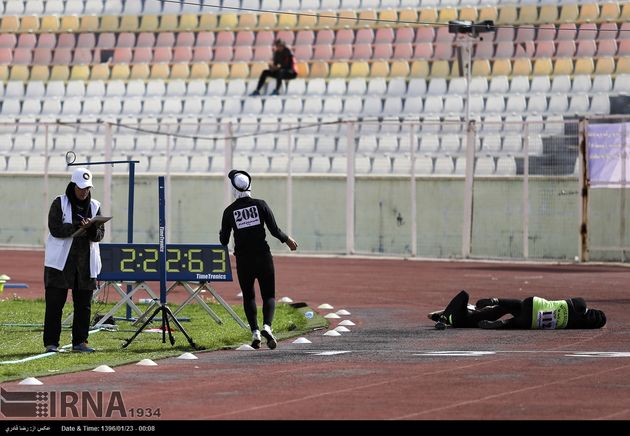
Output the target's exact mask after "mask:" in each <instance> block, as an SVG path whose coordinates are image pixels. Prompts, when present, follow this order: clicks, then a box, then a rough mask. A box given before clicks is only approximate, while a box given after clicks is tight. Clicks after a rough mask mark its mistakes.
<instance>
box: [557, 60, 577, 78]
mask: <svg viewBox="0 0 630 436" xmlns="http://www.w3.org/2000/svg"><path fill="white" fill-rule="evenodd" d="M553 74H554V75H555V76H557V75H560V74H564V75H569V76H570V75H571V74H573V59H571V58H557V59H556V60H555V61H554V63H553Z"/></svg>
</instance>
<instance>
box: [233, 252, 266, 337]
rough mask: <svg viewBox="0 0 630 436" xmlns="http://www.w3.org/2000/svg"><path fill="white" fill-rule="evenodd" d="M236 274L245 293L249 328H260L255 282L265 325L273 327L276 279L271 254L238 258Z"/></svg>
mask: <svg viewBox="0 0 630 436" xmlns="http://www.w3.org/2000/svg"><path fill="white" fill-rule="evenodd" d="M236 273H237V275H238V283H239V285H240V286H241V291H242V292H243V309H244V310H245V316H246V317H247V322H248V323H249V327H250V328H251V329H252V331H254V330H259V328H258V309H257V307H256V294H255V292H254V282H255V281H256V280H258V286H259V287H260V295H261V296H262V302H263V324H267V325H269V326H271V323H272V322H273V317H274V314H275V312H276V277H275V270H274V266H273V257H272V256H271V253H260V254H256V255H255V256H237V257H236Z"/></svg>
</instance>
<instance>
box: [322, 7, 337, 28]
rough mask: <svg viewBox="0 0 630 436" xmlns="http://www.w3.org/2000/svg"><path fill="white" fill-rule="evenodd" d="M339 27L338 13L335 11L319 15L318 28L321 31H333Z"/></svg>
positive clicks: (323, 12)
mask: <svg viewBox="0 0 630 436" xmlns="http://www.w3.org/2000/svg"><path fill="white" fill-rule="evenodd" d="M335 26H337V13H336V12H335V11H321V12H320V13H319V14H318V15H317V27H318V28H320V29H332V28H334V27H335Z"/></svg>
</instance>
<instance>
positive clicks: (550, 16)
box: [538, 5, 558, 24]
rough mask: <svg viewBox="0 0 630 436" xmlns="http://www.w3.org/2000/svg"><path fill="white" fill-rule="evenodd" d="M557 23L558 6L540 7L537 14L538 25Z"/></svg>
mask: <svg viewBox="0 0 630 436" xmlns="http://www.w3.org/2000/svg"><path fill="white" fill-rule="evenodd" d="M556 21H558V6H556V5H542V6H541V7H540V12H539V13H538V23H540V24H548V23H555V22H556Z"/></svg>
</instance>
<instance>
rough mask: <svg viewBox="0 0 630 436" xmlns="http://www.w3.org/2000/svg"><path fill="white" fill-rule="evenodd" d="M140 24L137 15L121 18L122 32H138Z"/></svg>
mask: <svg viewBox="0 0 630 436" xmlns="http://www.w3.org/2000/svg"><path fill="white" fill-rule="evenodd" d="M138 27H140V24H139V22H138V16H137V15H123V16H122V17H121V18H120V28H119V30H120V31H121V32H137V31H138Z"/></svg>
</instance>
